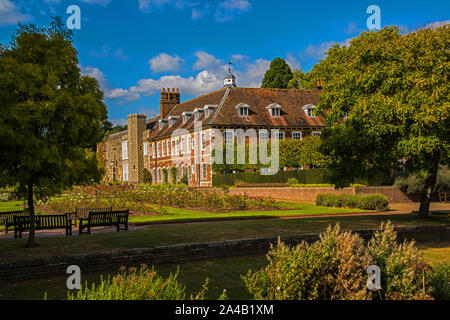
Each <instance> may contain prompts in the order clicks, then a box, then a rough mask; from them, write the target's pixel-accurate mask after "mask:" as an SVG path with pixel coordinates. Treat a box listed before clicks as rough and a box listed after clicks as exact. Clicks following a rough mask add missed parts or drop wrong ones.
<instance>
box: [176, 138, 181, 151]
mask: <svg viewBox="0 0 450 320" xmlns="http://www.w3.org/2000/svg"><path fill="white" fill-rule="evenodd" d="M179 146H180V140H178V138H176V139H175V154H176V155H178V154H180V151H179V150H178V147H179Z"/></svg>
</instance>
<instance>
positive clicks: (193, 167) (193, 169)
mask: <svg viewBox="0 0 450 320" xmlns="http://www.w3.org/2000/svg"><path fill="white" fill-rule="evenodd" d="M192 174H195V165H194V166H192Z"/></svg>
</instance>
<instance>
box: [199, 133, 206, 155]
mask: <svg viewBox="0 0 450 320" xmlns="http://www.w3.org/2000/svg"><path fill="white" fill-rule="evenodd" d="M200 137H201V140H202V141H201V146H202V151H205V150H206V133H205V132H202V134H201V136H200Z"/></svg>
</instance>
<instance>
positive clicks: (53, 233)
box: [0, 203, 450, 240]
mask: <svg viewBox="0 0 450 320" xmlns="http://www.w3.org/2000/svg"><path fill="white" fill-rule="evenodd" d="M419 205H420V204H419V203H392V204H390V208H391V211H388V212H381V213H380V212H377V213H348V214H330V215H318V214H316V215H304V216H289V215H286V216H280V217H267V218H264V217H263V218H260V217H258V218H251V217H245V218H234V219H233V218H230V219H227V220H225V219H220V220H202V221H198V220H197V221H195V220H192V221H186V222H166V223H164V222H156V223H151V222H149V223H139V224H133V223H130V225H129V227H128V229H129V230H130V231H135V230H142V229H145V228H146V227H148V226H151V225H162V224H172V225H173V224H187V223H211V222H224V221H237V220H240V221H244V220H265V219H305V218H313V217H323V218H326V217H349V216H374V215H376V216H380V215H397V214H399V215H402V214H410V213H411V212H412V211H417V210H419ZM430 209H431V210H432V211H437V212H443V213H448V214H450V203H432V204H431V208H430ZM72 231H73V236H78V229H77V228H74V229H73V230H72ZM91 232H92V233H94V234H97V233H108V232H116V228H115V227H105V228H103V227H101V228H92V229H91ZM121 232H125V231H121ZM36 236H37V237H39V238H49V237H61V236H65V230H47V231H46V230H42V231H40V230H39V231H36ZM22 237H23V238H27V237H28V233H24V234H23V236H22ZM2 239H14V231H13V230H11V229H10V231H9V233H8V234H7V235H6V234H5V233H4V232H2V233H1V234H0V240H2Z"/></svg>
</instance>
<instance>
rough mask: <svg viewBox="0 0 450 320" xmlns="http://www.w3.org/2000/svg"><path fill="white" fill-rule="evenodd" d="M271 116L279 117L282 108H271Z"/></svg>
mask: <svg viewBox="0 0 450 320" xmlns="http://www.w3.org/2000/svg"><path fill="white" fill-rule="evenodd" d="M270 116H271V117H272V118H279V117H280V116H281V109H280V108H271V109H270Z"/></svg>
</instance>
